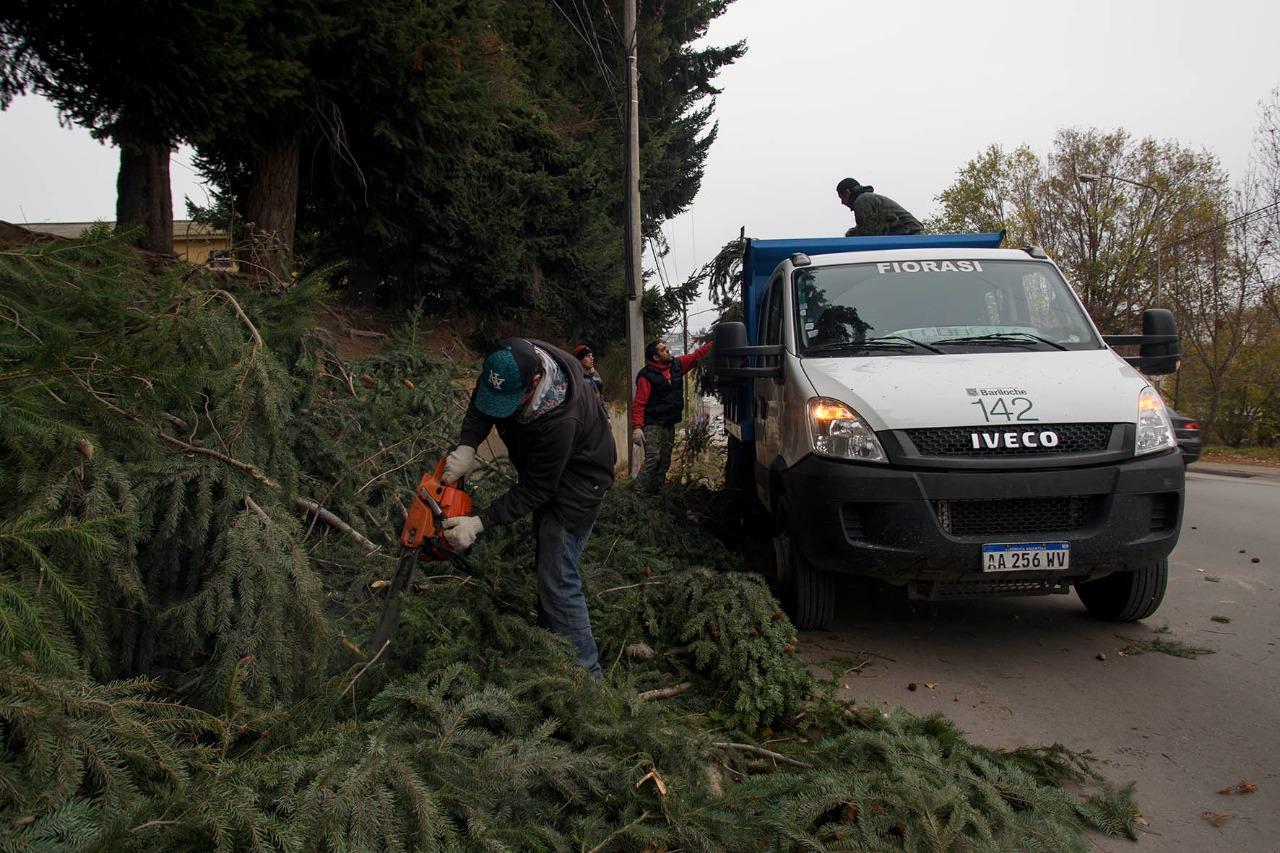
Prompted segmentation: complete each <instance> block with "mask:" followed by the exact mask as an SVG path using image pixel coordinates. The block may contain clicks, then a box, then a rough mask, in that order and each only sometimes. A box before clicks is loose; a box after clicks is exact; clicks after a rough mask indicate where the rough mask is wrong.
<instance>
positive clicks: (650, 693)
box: [636, 681, 693, 702]
mask: <svg viewBox="0 0 1280 853" xmlns="http://www.w3.org/2000/svg"><path fill="white" fill-rule="evenodd" d="M692 686H693V685H692V684H690V683H689V682H688V681H682V682H680V683H679V684H673V685H671V686H670V687H659V688H658V689H657V690H646V691H644V692H643V693H638V694H636V698H637V699H639V700H640V701H641V702H651V701H653V700H654V699H672V698H674V697H676V696H679V695H680V694H681V693H683V692H685V691H686V690H688V689H689V688H690V687H692Z"/></svg>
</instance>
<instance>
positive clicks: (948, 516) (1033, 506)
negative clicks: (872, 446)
mask: <svg viewBox="0 0 1280 853" xmlns="http://www.w3.org/2000/svg"><path fill="white" fill-rule="evenodd" d="M1097 503H1098V498H1097V496H1096V495H1071V496H1066V497H1059V498H1012V499H1004V500H959V501H953V500H941V501H933V511H934V512H935V513H936V514H937V516H938V523H939V524H941V525H942V529H943V530H945V531H946V532H947V533H950V534H951V535H952V536H1012V535H1019V534H1024V533H1063V532H1066V531H1070V530H1079V529H1080V528H1081V527H1084V526H1085V525H1086V524H1088V523H1089V520H1090V519H1091V518H1092V517H1093V514H1094V510H1095V509H1096V507H1097Z"/></svg>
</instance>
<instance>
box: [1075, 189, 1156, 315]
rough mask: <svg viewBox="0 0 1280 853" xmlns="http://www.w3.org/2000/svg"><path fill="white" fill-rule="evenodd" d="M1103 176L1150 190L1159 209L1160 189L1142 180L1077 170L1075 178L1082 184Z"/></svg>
mask: <svg viewBox="0 0 1280 853" xmlns="http://www.w3.org/2000/svg"><path fill="white" fill-rule="evenodd" d="M1103 178H1106V179H1107V180H1111V181H1120V182H1121V183H1123V184H1129V185H1131V186H1135V187H1142V188H1143V189H1144V190H1151V192H1152V193H1153V194H1154V195H1155V197H1156V201H1155V209H1156V210H1159V209H1160V190H1158V189H1156V188H1155V187H1153V186H1152V185H1151V184H1144V183H1143V182H1142V181H1134V180H1130V179H1129V178H1122V177H1120V176H1119V175H1104V174H1099V173H1097V172H1077V173H1076V180H1077V181H1079V182H1080V183H1082V184H1092V183H1096V182H1097V181H1100V180H1102V179H1103ZM1159 300H1160V238H1159V236H1158V235H1157V237H1156V301H1159Z"/></svg>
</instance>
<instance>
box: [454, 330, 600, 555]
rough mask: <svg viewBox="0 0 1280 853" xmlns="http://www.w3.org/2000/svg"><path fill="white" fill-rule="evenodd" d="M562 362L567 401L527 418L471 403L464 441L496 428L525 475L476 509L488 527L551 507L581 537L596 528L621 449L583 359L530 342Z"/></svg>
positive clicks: (471, 442) (476, 442)
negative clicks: (495, 414) (500, 413)
mask: <svg viewBox="0 0 1280 853" xmlns="http://www.w3.org/2000/svg"><path fill="white" fill-rule="evenodd" d="M530 343H532V344H533V345H534V346H535V347H537V348H538V349H541V350H543V351H544V352H546V353H547V354H548V355H550V356H551V357H552V358H553V359H555V361H556V363H558V364H559V365H560V369H561V370H562V371H564V375H565V379H566V380H567V381H568V388H567V393H566V394H565V399H564V402H563V403H561V404H560V405H558V406H556V407H555V408H554V409H552V410H551V411H549V412H547V413H546V414H544V415H541V416H539V417H536V418H534V419H533V420H532V421H529V422H528V423H521V422H520V421H519V419H517V417H516V416H515V415H512V416H511V417H508V418H491V417H489V416H488V415H486V414H484V413H483V412H481V411H480V410H479V409H477V408H476V405H475V392H474V391H473V392H472V395H471V405H469V406H468V407H467V413H466V415H465V416H463V419H462V436H461V438H460V439H459V441H458V443H459V444H465V445H467V446H468V447H479V446H480V443H481V442H482V441H484V440H485V438H486V437H487V436H488V435H489V430H490V429H491V428H495V427H496V428H497V430H498V436H499V437H500V438H501V439H502V442H503V443H504V444H505V445H506V446H507V454H508V456H509V457H510V459H511V464H512V465H514V466H515V469H516V473H517V474H518V475H519V480H518V481H517V482H516V484H515V485H514V486H512V487H511V488H510V490H508V491H507V493H506V494H504V495H502V496H501V497H499V498H498V499H497V500H495V501H494V502H493V503H491V504H489V505H488V506H487V507H485V508H484V509H482V510H481V511H480V512H479V513H477V515H479V517H480V521H481V522H482V523H483V524H484V526H485V527H486V528H490V527H493V526H494V525H501V524H511V523H512V522H514V521H517V520H519V519H520V518H523V517H524V516H526V515H528V514H529V513H531V512H533V511H534V510H535V509H539V508H544V507H545V508H548V509H550V510H551V511H552V512H554V513H555V517H556V519H557V520H558V521H559V522H560V523H561V524H562V525H564V528H565V529H566V530H568V531H569V532H570V533H572V534H574V535H575V536H581V535H583V534H585V533H586V532H587V531H589V530H590V529H591V525H592V524H593V523H594V522H595V519H596V514H597V513H598V512H599V510H600V502H601V501H603V500H604V496H605V494H606V493H607V492H608V491H609V486H611V485H612V484H613V466H614V464H615V463H616V462H617V459H618V454H617V450H616V449H615V447H614V444H613V430H611V429H610V428H609V415H608V414H607V413H606V412H605V409H604V401H603V400H602V399H601V398H600V394H599V393H598V392H597V391H596V390H595V389H594V388H592V387H591V385H590V384H588V382H587V380H586V379H585V378H584V377H583V375H582V365H581V363H579V361H578V360H577V359H576V358H574V357H573V356H572V355H570V354H569V353H567V352H565V351H564V350H561V349H558V348H556V347H554V346H552V345H551V344H549V343H546V342H545V341H536V340H530Z"/></svg>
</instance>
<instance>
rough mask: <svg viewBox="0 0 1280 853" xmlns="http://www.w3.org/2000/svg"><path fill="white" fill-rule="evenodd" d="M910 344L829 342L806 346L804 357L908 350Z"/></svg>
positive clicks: (879, 341)
mask: <svg viewBox="0 0 1280 853" xmlns="http://www.w3.org/2000/svg"><path fill="white" fill-rule="evenodd" d="M910 347H911V344H910V343H909V342H907V341H899V340H876V339H873V340H869V341H829V342H827V343H825V344H817V345H816V346H807V347H805V348H804V354H805V355H813V354H814V353H816V352H835V351H838V350H848V349H898V350H901V349H909V348H910Z"/></svg>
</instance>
